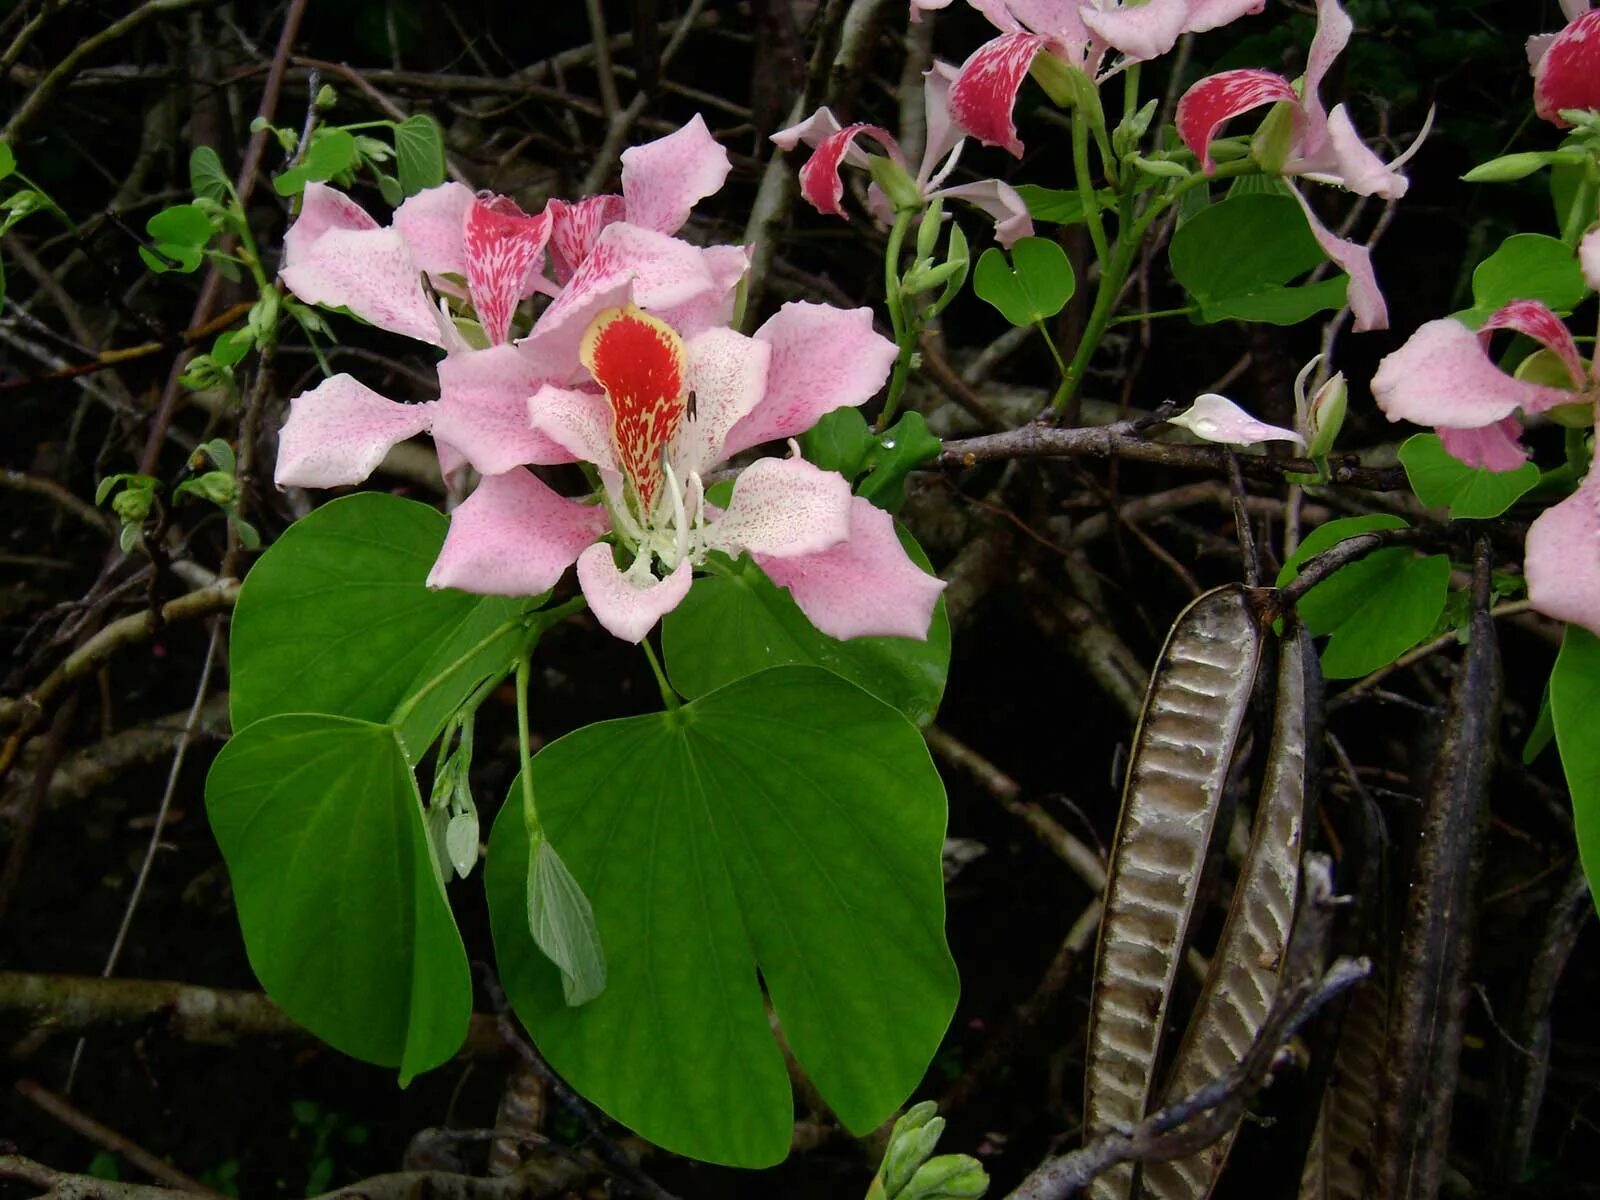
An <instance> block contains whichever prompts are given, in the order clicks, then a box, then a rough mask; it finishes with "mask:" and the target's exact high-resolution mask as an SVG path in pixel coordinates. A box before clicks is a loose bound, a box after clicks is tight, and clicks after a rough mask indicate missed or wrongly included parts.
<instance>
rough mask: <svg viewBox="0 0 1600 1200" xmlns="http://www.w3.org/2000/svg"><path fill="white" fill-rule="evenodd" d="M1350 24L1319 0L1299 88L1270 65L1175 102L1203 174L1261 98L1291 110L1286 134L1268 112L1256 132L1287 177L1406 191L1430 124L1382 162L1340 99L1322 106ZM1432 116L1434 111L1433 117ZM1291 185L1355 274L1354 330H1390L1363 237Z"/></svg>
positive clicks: (1260, 150) (1323, 241)
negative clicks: (1225, 132)
mask: <svg viewBox="0 0 1600 1200" xmlns="http://www.w3.org/2000/svg"><path fill="white" fill-rule="evenodd" d="M1352 28H1353V26H1352V23H1351V21H1350V17H1349V16H1348V15H1347V14H1346V13H1345V11H1344V9H1343V8H1341V7H1340V5H1339V0H1317V32H1316V34H1315V36H1314V37H1313V38H1312V41H1311V50H1310V52H1309V54H1308V55H1307V58H1306V72H1305V77H1304V79H1303V81H1302V82H1301V85H1300V88H1299V89H1298V90H1297V89H1296V88H1295V86H1294V84H1292V83H1291V82H1290V81H1289V80H1287V79H1285V78H1284V77H1283V76H1281V75H1278V74H1275V73H1274V72H1272V71H1265V70H1258V69H1255V68H1243V69H1239V70H1233V71H1223V72H1221V73H1219V74H1216V75H1211V76H1208V77H1207V78H1205V79H1202V80H1200V82H1198V83H1196V84H1195V85H1194V86H1193V87H1191V88H1190V89H1189V90H1188V91H1187V92H1185V93H1184V94H1183V97H1182V99H1180V100H1179V101H1178V112H1177V126H1178V135H1179V136H1180V137H1181V138H1182V139H1183V142H1184V144H1185V145H1186V146H1188V148H1189V149H1190V150H1191V151H1193V153H1194V154H1195V156H1196V157H1197V158H1199V159H1200V163H1201V168H1202V169H1203V170H1204V171H1205V173H1206V174H1208V175H1210V174H1212V173H1213V172H1214V171H1215V170H1216V164H1215V163H1214V162H1213V161H1212V158H1211V143H1212V140H1213V139H1214V138H1215V137H1216V136H1217V133H1218V131H1219V130H1220V129H1221V128H1222V126H1224V125H1225V124H1227V122H1228V121H1230V120H1231V119H1232V118H1234V117H1237V116H1239V115H1241V114H1242V113H1246V112H1249V111H1250V110H1251V109H1255V108H1259V107H1261V106H1262V105H1264V104H1271V105H1275V106H1276V105H1281V106H1283V107H1282V108H1281V109H1279V108H1275V109H1274V113H1275V114H1276V113H1280V112H1281V113H1285V114H1287V118H1288V120H1287V127H1286V132H1287V139H1285V138H1284V137H1283V136H1281V135H1282V134H1283V133H1284V132H1285V126H1284V125H1283V124H1282V123H1281V119H1280V122H1279V123H1277V124H1276V125H1275V123H1274V119H1273V117H1270V116H1269V118H1268V122H1267V124H1266V125H1264V126H1263V131H1262V134H1259V135H1258V136H1257V142H1258V143H1259V144H1258V145H1257V146H1256V147H1254V149H1255V152H1256V155H1257V161H1258V162H1260V163H1261V165H1262V167H1263V168H1264V169H1266V170H1269V171H1272V172H1273V173H1275V174H1279V175H1282V176H1286V177H1300V178H1304V179H1309V180H1312V181H1314V182H1316V183H1328V184H1333V185H1334V186H1336V187H1341V188H1345V189H1346V190H1348V191H1352V192H1355V193H1357V194H1359V195H1362V196H1379V197H1382V198H1383V199H1386V200H1398V199H1399V198H1400V197H1401V196H1403V195H1405V193H1406V187H1407V180H1406V177H1405V176H1404V175H1403V174H1402V173H1401V172H1400V167H1402V166H1403V165H1404V164H1405V163H1406V162H1407V160H1409V159H1410V158H1411V156H1412V155H1413V154H1415V153H1416V152H1417V150H1418V149H1419V148H1420V147H1421V145H1422V141H1423V139H1424V138H1425V137H1426V136H1427V133H1428V126H1427V125H1425V126H1424V128H1423V130H1422V132H1421V134H1419V135H1418V137H1417V139H1416V141H1414V142H1413V143H1412V144H1411V146H1410V147H1409V148H1408V149H1407V150H1406V151H1405V152H1404V153H1403V154H1401V155H1400V156H1399V157H1397V158H1395V159H1394V160H1393V161H1392V162H1389V163H1385V162H1383V161H1382V160H1381V159H1380V158H1379V157H1378V156H1377V155H1376V154H1374V153H1373V152H1372V151H1371V150H1370V149H1368V148H1367V146H1366V145H1364V144H1363V143H1362V141H1361V138H1360V135H1359V134H1357V133H1356V129H1355V125H1354V123H1353V122H1352V121H1351V120H1350V114H1349V112H1348V111H1347V110H1346V109H1345V106H1344V105H1343V104H1337V105H1335V106H1334V108H1333V110H1332V111H1331V112H1329V111H1327V110H1326V109H1324V107H1323V105H1322V98H1321V96H1320V95H1319V91H1320V88H1321V86H1322V80H1323V78H1324V76H1326V75H1327V73H1328V68H1329V67H1331V66H1332V65H1333V62H1334V60H1335V59H1336V58H1338V56H1339V54H1340V53H1341V52H1342V51H1343V50H1344V48H1345V46H1346V45H1347V44H1348V43H1349V41H1350V33H1351V29H1352ZM1431 122H1432V113H1431V112H1430V113H1429V116H1428V123H1429V124H1431ZM1290 191H1291V192H1293V194H1294V197H1295V199H1296V200H1298V201H1299V202H1300V208H1301V209H1302V211H1304V213H1305V215H1306V221H1307V223H1308V224H1309V225H1310V227H1311V232H1312V235H1313V236H1314V237H1315V238H1316V239H1317V244H1318V245H1320V246H1321V247H1322V250H1323V253H1325V254H1326V255H1327V256H1328V257H1329V258H1330V259H1332V260H1333V261H1334V262H1335V263H1337V264H1338V265H1339V266H1340V267H1341V268H1343V269H1344V270H1345V271H1346V272H1348V273H1349V275H1350V294H1349V299H1350V308H1351V311H1352V312H1353V313H1354V315H1355V323H1354V325H1355V328H1356V329H1357V330H1358V331H1359V330H1368V329H1387V328H1388V327H1389V310H1388V306H1387V305H1386V304H1385V303H1384V299H1383V293H1382V292H1381V291H1380V290H1379V288H1378V281H1377V276H1376V275H1375V274H1374V273H1373V269H1372V259H1371V254H1370V252H1369V251H1368V250H1367V248H1366V247H1365V246H1363V245H1361V244H1360V243H1359V242H1353V241H1348V240H1346V239H1344V238H1341V237H1339V236H1338V235H1337V234H1335V233H1334V232H1333V231H1332V230H1330V229H1328V228H1327V227H1326V226H1325V225H1323V223H1322V222H1321V220H1319V219H1318V217H1317V214H1316V212H1315V211H1314V210H1313V209H1312V207H1311V205H1310V203H1308V202H1307V200H1306V198H1305V196H1304V195H1303V194H1302V193H1301V192H1300V190H1299V189H1298V188H1296V187H1294V185H1292V184H1291V185H1290Z"/></svg>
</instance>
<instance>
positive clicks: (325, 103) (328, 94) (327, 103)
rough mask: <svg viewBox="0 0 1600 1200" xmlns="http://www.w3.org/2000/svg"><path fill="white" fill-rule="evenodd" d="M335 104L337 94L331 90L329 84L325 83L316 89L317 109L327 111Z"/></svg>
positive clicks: (337, 99) (337, 101) (337, 97)
mask: <svg viewBox="0 0 1600 1200" xmlns="http://www.w3.org/2000/svg"><path fill="white" fill-rule="evenodd" d="M337 103H339V93H338V92H336V91H334V90H333V85H332V84H331V83H325V84H323V85H322V86H321V87H319V88H318V89H317V107H318V108H321V109H329V108H332V107H333V106H334V105H335V104H337Z"/></svg>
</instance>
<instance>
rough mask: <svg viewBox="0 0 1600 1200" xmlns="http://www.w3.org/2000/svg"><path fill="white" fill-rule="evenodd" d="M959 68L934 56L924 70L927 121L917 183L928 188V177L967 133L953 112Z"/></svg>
mask: <svg viewBox="0 0 1600 1200" xmlns="http://www.w3.org/2000/svg"><path fill="white" fill-rule="evenodd" d="M959 74H960V72H959V71H958V70H957V69H956V67H955V65H954V64H952V63H947V62H940V61H939V60H938V59H935V60H934V62H933V66H932V67H930V68H929V69H928V70H926V71H924V72H923V73H922V105H923V114H924V118H925V120H926V122H927V124H926V126H925V127H924V131H925V140H924V142H923V147H922V162H921V164H920V165H919V166H918V167H917V184H918V186H919V187H923V188H926V187H927V185H928V180H930V179H931V178H933V173H934V172H935V171H936V170H938V169H939V166H940V164H941V163H943V162H944V160H945V158H946V157H948V155H949V154H950V151H952V150H954V149H955V148H956V143H958V142H960V141H961V139H962V138H963V137H965V136H966V134H965V131H964V130H963V129H962V128H961V126H959V125H957V124H956V122H955V119H954V118H953V117H952V116H951V115H950V89H951V87H953V86H954V85H955V81H956V77H957V75H959Z"/></svg>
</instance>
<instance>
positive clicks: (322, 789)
mask: <svg viewBox="0 0 1600 1200" xmlns="http://www.w3.org/2000/svg"><path fill="white" fill-rule="evenodd" d="M206 811H207V813H208V815H209V816H210V818H211V828H212V830H213V831H214V832H215V834H216V838H217V844H218V845H219V846H220V847H221V849H222V855H223V858H224V859H226V860H227V864H228V874H229V877H230V879H231V880H232V882H233V893H234V899H235V901H236V902H237V904H238V907H239V924H240V926H241V928H242V929H243V930H244V939H245V948H246V950H247V951H248V952H249V955H250V965H251V967H252V968H253V969H254V970H255V973H256V977H257V978H258V979H260V981H261V984H262V986H263V987H264V988H265V989H266V991H267V994H268V995H269V996H271V997H272V999H273V1001H274V1003H276V1004H277V1005H278V1006H279V1007H281V1008H282V1009H283V1010H284V1011H285V1012H286V1013H288V1014H289V1015H290V1016H291V1017H293V1018H294V1019H295V1020H296V1021H298V1022H300V1024H302V1025H304V1026H305V1027H306V1028H307V1029H309V1030H311V1032H312V1033H314V1034H316V1035H317V1036H318V1037H320V1038H322V1039H323V1040H324V1041H326V1042H328V1043H329V1044H330V1045H332V1046H333V1047H335V1048H336V1049H338V1050H342V1051H344V1052H345V1053H346V1054H350V1055H354V1056H355V1057H356V1058H360V1059H364V1060H366V1061H368V1062H374V1063H379V1064H381V1065H383V1066H393V1067H398V1068H399V1069H400V1075H401V1081H402V1083H404V1082H408V1081H409V1080H410V1079H411V1078H412V1077H413V1076H414V1075H417V1074H418V1073H420V1072H422V1071H426V1070H428V1069H429V1068H431V1067H436V1066H438V1065H439V1064H440V1063H442V1062H444V1061H445V1060H446V1059H448V1058H449V1057H450V1056H451V1055H452V1054H454V1053H455V1051H456V1050H457V1048H458V1047H459V1046H460V1045H461V1042H462V1040H463V1039H464V1038H465V1037H466V1033H467V1023H468V1021H469V1020H470V1018H471V1016H472V981H471V976H470V973H469V971H468V968H467V956H466V952H465V951H464V950H463V949H462V945H461V935H460V934H459V933H458V932H457V931H456V926H455V921H454V919H453V918H452V917H451V915H450V905H449V902H448V901H447V900H446V899H445V894H444V888H443V887H442V886H441V885H440V883H439V877H438V875H437V874H436V873H435V871H434V869H433V863H432V861H431V854H432V851H431V850H430V849H429V846H428V839H427V834H426V832H425V831H424V829H423V825H422V807H421V799H420V797H419V796H418V795H417V785H416V781H415V780H414V779H413V778H412V775H411V770H410V768H409V767H408V766H407V764H406V758H405V755H404V754H403V753H402V752H401V748H400V742H399V739H398V738H397V737H396V735H395V731H394V730H393V729H392V728H390V727H388V726H384V725H373V724H369V723H367V722H365V721H352V720H348V719H346V718H343V717H332V716H321V715H311V714H296V715H288V716H278V717H269V718H268V719H266V720H264V721H260V722H258V723H256V724H254V725H251V726H250V727H249V728H247V729H245V730H244V731H243V732H241V733H238V734H235V735H234V737H233V739H232V740H231V741H230V742H229V743H228V744H227V745H226V746H225V747H223V749H222V753H221V754H219V755H218V756H217V759H216V761H215V762H214V763H213V764H212V767H211V773H210V775H209V776H208V777H207V779H206Z"/></svg>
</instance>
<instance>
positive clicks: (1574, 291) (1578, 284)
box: [1469, 233, 1589, 324]
mask: <svg viewBox="0 0 1600 1200" xmlns="http://www.w3.org/2000/svg"><path fill="white" fill-rule="evenodd" d="M1588 290H1589V288H1588V285H1587V284H1586V283H1585V282H1584V279H1583V271H1582V270H1581V269H1580V268H1579V266H1578V259H1577V256H1576V255H1575V254H1574V253H1573V251H1572V247H1570V246H1568V245H1567V244H1566V243H1565V242H1563V241H1562V240H1561V239H1560V238H1553V237H1546V236H1545V235H1544V234H1542V233H1514V234H1512V235H1511V236H1510V237H1508V238H1507V239H1506V240H1505V241H1503V242H1501V243H1500V248H1499V249H1497V250H1496V251H1495V252H1494V253H1493V254H1491V255H1490V256H1489V257H1488V258H1486V259H1484V260H1483V261H1482V262H1481V263H1479V264H1478V266H1477V268H1476V269H1475V270H1474V271H1473V272H1472V302H1473V310H1474V311H1475V312H1480V313H1482V314H1483V316H1485V317H1487V316H1488V315H1489V314H1490V313H1491V312H1493V311H1494V310H1495V309H1497V308H1500V307H1501V306H1502V305H1505V304H1509V303H1510V302H1511V301H1513V300H1542V301H1543V302H1544V303H1545V304H1546V305H1547V306H1548V307H1550V308H1552V309H1554V310H1555V311H1556V312H1558V313H1561V312H1570V311H1572V309H1574V308H1576V307H1577V305H1578V302H1579V301H1580V300H1582V299H1583V297H1584V296H1585V295H1586V294H1587V293H1588ZM1470 323H1471V322H1469V324H1470Z"/></svg>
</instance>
